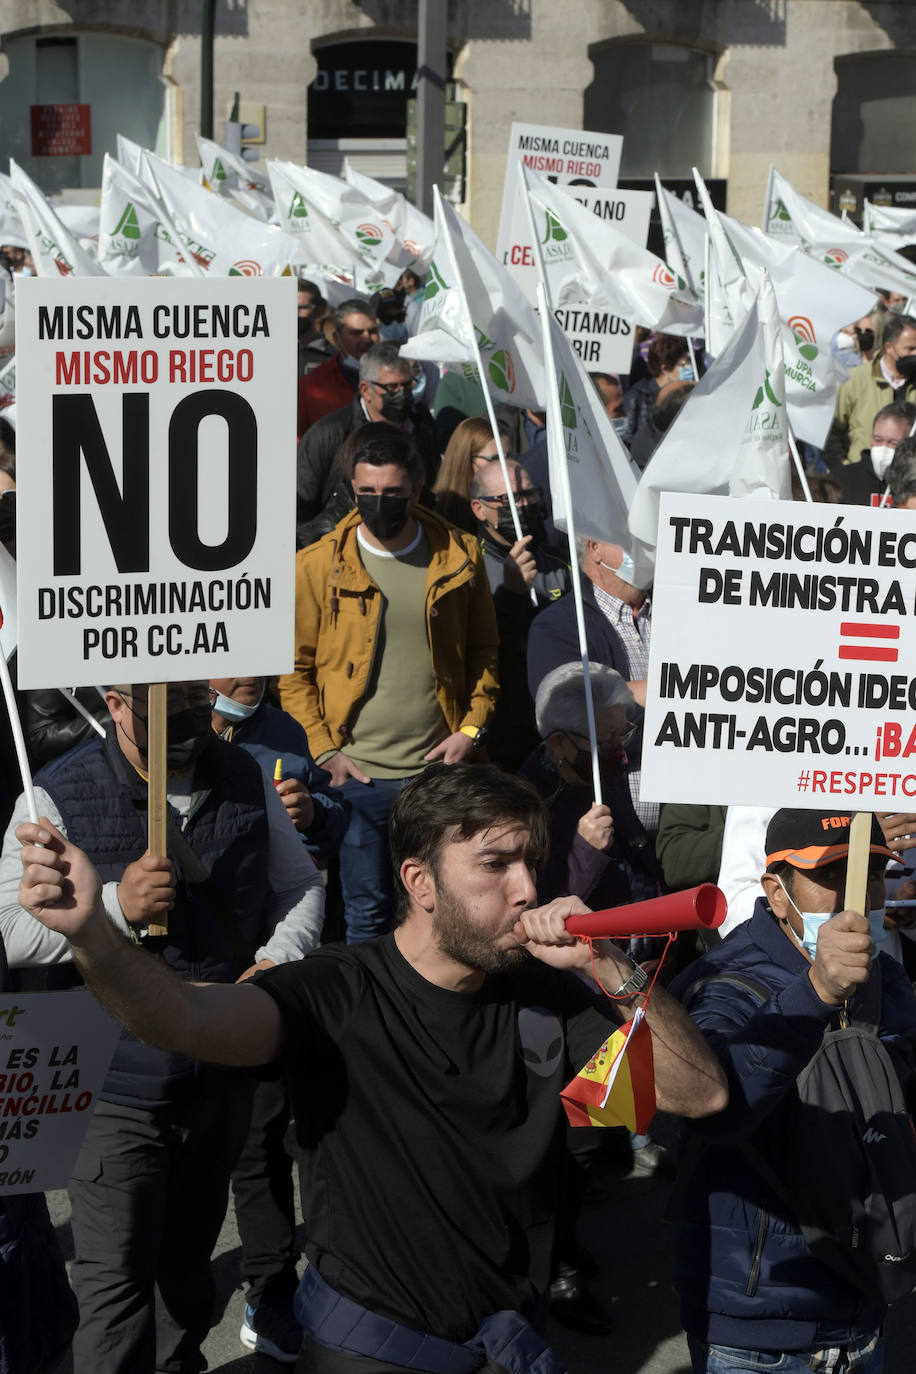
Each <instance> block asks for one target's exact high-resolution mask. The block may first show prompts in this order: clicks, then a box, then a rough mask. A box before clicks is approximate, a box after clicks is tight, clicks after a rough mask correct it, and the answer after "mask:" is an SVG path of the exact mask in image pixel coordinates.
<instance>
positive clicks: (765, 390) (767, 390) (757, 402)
mask: <svg viewBox="0 0 916 1374" xmlns="http://www.w3.org/2000/svg"><path fill="white" fill-rule="evenodd" d="M766 374H767V375H766V377H765V378H764V380H763V386H759V387H758V388H757V395H756V396H755V397H754V404H753V405H752V406H751V410H757V409H759V407H760V406H762V405H763V401H764V397H766V399H767V400H768V401H769V402H770V404H771V405H774V406H781V405H782V401H780V400H779V399H778V397H776V396H774V395H773V388H772V387H771V386H770V369H769V368H767V370H766Z"/></svg>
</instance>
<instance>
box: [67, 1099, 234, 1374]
mask: <svg viewBox="0 0 916 1374" xmlns="http://www.w3.org/2000/svg"><path fill="white" fill-rule="evenodd" d="M252 1087H253V1084H252V1082H251V1080H249V1079H247V1078H244V1077H242V1076H236V1075H232V1077H231V1078H229V1079H228V1080H227V1082H226V1083H225V1085H221V1086H220V1087H219V1088H218V1089H211V1090H210V1091H209V1092H205V1093H203V1094H202V1095H201V1096H200V1097H198V1098H197V1099H196V1100H195V1101H193V1102H188V1103H184V1104H182V1105H180V1106H174V1107H166V1108H160V1109H157V1110H154V1111H146V1110H141V1109H136V1108H131V1107H119V1106H115V1105H113V1104H112V1103H109V1102H100V1103H99V1105H98V1108H97V1110H96V1114H95V1116H94V1117H93V1120H92V1123H91V1125H90V1127H89V1131H88V1133H87V1136H86V1140H85V1142H84V1144H83V1148H82V1150H81V1151H80V1155H79V1158H78V1159H77V1163H76V1168H75V1169H74V1171H73V1177H72V1179H71V1181H70V1187H69V1193H70V1204H71V1208H72V1228H73V1246H74V1251H75V1257H74V1261H73V1268H72V1271H71V1280H72V1283H73V1287H74V1289H75V1291H76V1296H77V1298H78V1300H79V1305H80V1325H79V1329H78V1331H77V1333H76V1336H75V1337H74V1341H73V1367H74V1369H78V1370H85V1371H87V1374H88V1371H90V1370H91V1371H92V1374H154V1372H155V1371H169V1374H174V1372H176V1371H182V1374H197V1372H198V1371H200V1370H202V1369H204V1368H205V1367H206V1361H205V1359H204V1357H203V1355H202V1354H201V1350H200V1345H201V1342H202V1341H203V1339H204V1337H205V1336H206V1334H207V1332H208V1331H209V1329H210V1325H211V1322H212V1317H213V1301H214V1285H213V1277H212V1273H211V1270H210V1256H211V1254H212V1252H213V1247H214V1245H215V1244H216V1239H217V1236H218V1235H219V1230H220V1227H221V1226H222V1223H223V1218H224V1217H225V1215H226V1206H227V1203H228V1198H229V1175H230V1173H231V1171H232V1167H233V1165H234V1164H235V1160H236V1157H237V1155H238V1153H239V1150H240V1149H241V1147H242V1143H243V1141H244V1139H245V1134H246V1131H247V1128H248V1120H249V1116H250V1112H251V1092H252ZM157 1290H158V1298H159V1302H158V1309H157V1304H156V1296H157Z"/></svg>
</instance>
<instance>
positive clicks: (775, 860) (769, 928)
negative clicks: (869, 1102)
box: [672, 810, 916, 1374]
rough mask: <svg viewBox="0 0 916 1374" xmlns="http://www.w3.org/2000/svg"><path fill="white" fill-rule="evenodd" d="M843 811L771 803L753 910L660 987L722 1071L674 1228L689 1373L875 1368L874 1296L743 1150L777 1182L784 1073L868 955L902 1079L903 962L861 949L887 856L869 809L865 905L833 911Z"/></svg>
mask: <svg viewBox="0 0 916 1374" xmlns="http://www.w3.org/2000/svg"><path fill="white" fill-rule="evenodd" d="M850 820H851V818H850V817H849V816H848V815H842V814H841V815H836V814H832V813H827V812H818V811H791V810H783V811H777V812H776V814H775V815H774V816H773V819H772V820H771V822H770V825H769V828H768V830H767V836H766V872H765V873H764V874H763V877H762V878H761V885H762V887H763V891H764V896H763V897H761V898H760V899H759V900H758V902H757V905H756V907H755V910H754V914H753V916H752V917H751V919H750V920H749V921H746V922H745V923H744V924H742V925H741V926H739V927H738V928H737V929H736V930H734V931H733V932H732V934H731V935H729V936H728V938H727V939H725V940H724V941H722V943H721V944H719V945H718V946H716V948H715V949H713V950H712V951H711V952H710V953H708V954H706V955H704V957H703V958H702V959H701V960H700V961H699V962H698V963H696V964H693V965H692V966H691V967H690V968H689V969H687V970H686V971H685V972H684V973H683V974H682V975H681V976H680V978H679V979H678V980H677V981H676V982H675V984H674V986H673V989H672V990H673V991H674V993H675V994H676V995H678V996H680V997H681V998H682V1000H683V1001H684V1002H685V1004H686V1005H687V1006H688V1008H689V1010H690V1012H691V1015H692V1016H693V1019H694V1021H695V1022H696V1023H697V1025H698V1026H699V1027H700V1029H701V1030H702V1031H703V1033H704V1035H705V1037H706V1039H707V1041H708V1042H709V1043H710V1045H711V1046H712V1048H713V1050H714V1051H715V1052H716V1054H717V1055H718V1058H719V1061H720V1063H721V1065H722V1067H723V1068H724V1070H725V1073H726V1075H727V1078H728V1084H729V1104H728V1107H727V1108H726V1109H725V1111H724V1112H721V1113H720V1114H719V1115H718V1116H716V1117H714V1118H709V1119H708V1120H707V1121H706V1122H704V1123H703V1126H702V1127H701V1128H700V1131H699V1134H701V1135H702V1136H703V1138H704V1140H705V1148H703V1149H702V1152H701V1154H700V1156H699V1159H698V1161H697V1164H696V1167H695V1168H694V1170H693V1171H692V1173H691V1176H690V1179H689V1182H688V1185H687V1188H686V1196H685V1208H684V1212H685V1214H684V1216H683V1218H682V1225H681V1230H680V1235H679V1241H678V1254H677V1261H676V1276H675V1282H676V1284H677V1287H678V1289H679V1292H680V1295H681V1320H682V1322H683V1324H684V1327H685V1329H686V1331H687V1335H688V1338H689V1342H690V1351H691V1358H692V1360H693V1368H694V1370H695V1371H696V1372H697V1374H701V1372H702V1374H731V1372H732V1371H736V1370H748V1369H750V1368H753V1369H758V1368H760V1369H764V1368H765V1369H770V1368H772V1369H779V1370H780V1374H802V1372H803V1371H808V1370H825V1371H826V1370H831V1371H833V1370H836V1371H840V1370H842V1371H844V1374H879V1371H880V1370H881V1369H882V1367H883V1336H882V1326H883V1322H884V1317H885V1313H886V1306H885V1304H884V1303H883V1302H881V1301H876V1300H874V1299H873V1298H870V1297H868V1296H866V1295H865V1294H864V1293H862V1292H860V1291H859V1289H858V1288H856V1287H854V1286H853V1285H852V1284H851V1283H849V1282H847V1281H846V1280H845V1279H844V1278H842V1277H840V1275H839V1273H837V1272H835V1271H834V1270H833V1269H831V1268H829V1267H828V1266H827V1265H826V1264H825V1263H823V1262H822V1261H821V1260H820V1259H816V1258H815V1256H814V1255H813V1254H812V1252H811V1250H810V1248H809V1247H808V1244H807V1242H806V1240H805V1238H804V1236H803V1235H802V1232H801V1228H800V1226H799V1224H798V1222H797V1219H796V1218H795V1216H794V1215H793V1212H792V1207H791V1202H790V1200H789V1199H787V1198H785V1197H781V1196H780V1195H779V1193H777V1191H776V1190H775V1186H771V1183H770V1182H768V1181H767V1180H766V1179H765V1178H764V1177H763V1176H762V1173H761V1170H760V1168H759V1167H758V1166H757V1164H756V1163H755V1159H761V1158H762V1160H763V1161H765V1166H764V1167H765V1168H767V1169H768V1170H772V1174H775V1175H777V1176H778V1177H779V1179H780V1180H785V1181H786V1182H787V1181H788V1177H789V1150H790V1148H791V1147H790V1140H791V1132H790V1121H791V1118H792V1111H793V1105H794V1104H795V1102H796V1101H797V1092H796V1087H795V1081H796V1077H797V1076H798V1074H799V1073H800V1072H801V1071H802V1070H803V1069H804V1068H805V1066H806V1065H807V1064H808V1063H809V1062H810V1061H811V1060H812V1058H813V1057H814V1055H815V1054H816V1052H817V1050H818V1049H819V1047H820V1045H821V1041H822V1039H823V1036H824V1033H825V1032H826V1031H827V1030H828V1029H829V1028H831V1027H832V1026H834V1025H836V1024H839V1022H838V1018H839V1016H840V1015H841V1013H842V1012H843V1011H844V1005H845V1004H848V1008H847V1009H848V1011H849V1013H850V1016H851V1017H854V1015H855V1011H856V1007H857V1005H858V1000H857V999H858V998H859V997H860V996H861V994H862V989H863V985H864V984H865V983H866V982H868V980H869V975H870V973H871V971H872V961H873V960H875V959H878V960H879V961H880V977H881V1009H880V1021H879V1027H878V1032H879V1036H880V1038H881V1041H882V1043H883V1044H884V1046H885V1048H886V1049H887V1050H888V1053H889V1054H890V1056H891V1059H892V1061H893V1064H894V1067H895V1068H896V1070H897V1073H898V1075H899V1077H900V1079H901V1082H902V1083H903V1084H904V1086H906V1084H907V1082H908V1081H909V1078H910V1077H911V1074H912V1064H913V1058H912V1046H913V1043H914V1041H916V998H914V996H913V990H912V988H911V987H910V985H909V982H908V980H907V978H906V975H905V973H904V971H903V968H902V966H901V965H900V964H898V963H897V961H896V960H894V959H892V958H890V957H889V956H888V955H886V954H879V953H878V952H877V948H876V946H877V945H880V943H881V939H882V937H883V921H884V869H885V866H886V863H887V860H888V859H891V858H893V857H894V855H893V854H892V852H891V850H890V849H888V848H887V846H886V843H885V841H884V836H883V835H882V833H881V829H880V827H879V825H878V822H877V820H874V819H873V821H872V833H871V841H870V862H869V883H868V900H867V902H866V906H867V908H868V911H867V914H866V915H865V916H862V915H859V914H858V913H856V912H853V911H844V910H842V907H843V895H844V890H845V881H846V864H847V857H848V853H849V825H850ZM742 979H743V980H746V983H742ZM755 985H756V990H757V994H758V995H755V992H754V991H752V989H753V988H754V987H755ZM765 991H768V992H769V997H768V998H767V999H766V1000H763V1001H761V999H760V995H759V994H760V993H762V992H765ZM838 1139H840V1140H842V1136H840V1137H838ZM747 1146H751V1147H752V1148H751V1149H750V1150H748V1149H747V1148H746V1147H747ZM827 1163H828V1161H825V1165H826V1164H827ZM772 1174H770V1179H771V1180H772V1182H773V1184H774V1185H775V1180H773V1179H772Z"/></svg>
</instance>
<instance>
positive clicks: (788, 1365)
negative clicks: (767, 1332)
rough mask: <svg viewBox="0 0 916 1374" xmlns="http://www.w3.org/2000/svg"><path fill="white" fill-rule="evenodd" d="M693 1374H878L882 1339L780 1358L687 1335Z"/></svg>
mask: <svg viewBox="0 0 916 1374" xmlns="http://www.w3.org/2000/svg"><path fill="white" fill-rule="evenodd" d="M687 1343H688V1345H689V1346H690V1359H691V1361H692V1363H693V1369H694V1374H748V1371H751V1374H772V1371H777V1372H778V1374H812V1372H814V1374H881V1371H882V1370H883V1368H884V1337H883V1336H881V1335H876V1336H874V1337H871V1338H865V1339H863V1340H860V1341H858V1342H856V1343H855V1344H854V1345H849V1346H839V1347H837V1346H834V1347H829V1346H828V1347H826V1348H824V1349H820V1350H797V1351H795V1352H794V1353H792V1354H789V1355H779V1354H777V1353H776V1352H775V1351H771V1350H770V1351H768V1350H737V1349H735V1347H734V1346H730V1345H707V1344H706V1342H705V1341H698V1340H695V1339H694V1337H693V1336H689V1337H688V1340H687Z"/></svg>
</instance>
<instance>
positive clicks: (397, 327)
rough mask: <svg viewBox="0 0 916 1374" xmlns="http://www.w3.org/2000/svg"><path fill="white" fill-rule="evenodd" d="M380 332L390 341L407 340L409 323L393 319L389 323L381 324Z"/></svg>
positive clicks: (403, 341) (399, 341) (404, 341)
mask: <svg viewBox="0 0 916 1374" xmlns="http://www.w3.org/2000/svg"><path fill="white" fill-rule="evenodd" d="M378 332H379V334H380V335H381V337H382V338H383V339H385V340H387V342H388V343H406V342H407V325H406V324H405V323H404V321H403V320H391V321H390V322H389V323H388V324H380V325H379V327H378Z"/></svg>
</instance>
